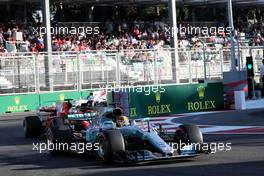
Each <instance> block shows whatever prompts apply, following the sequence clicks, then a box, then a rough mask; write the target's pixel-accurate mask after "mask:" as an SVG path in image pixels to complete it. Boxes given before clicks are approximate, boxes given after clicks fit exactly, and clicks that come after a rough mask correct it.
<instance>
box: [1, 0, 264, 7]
mask: <svg viewBox="0 0 264 176" xmlns="http://www.w3.org/2000/svg"><path fill="white" fill-rule="evenodd" d="M24 1H27V2H41V0H0V2H24ZM50 1H51V2H62V3H74V2H83V3H90V4H102V5H109V4H113V5H114V4H115V5H117V4H131V3H132V4H133V3H137V4H140V3H144V4H153V3H159V4H162V3H167V2H168V0H50ZM176 1H177V3H178V4H181V5H188V6H196V5H225V4H227V1H226V0H176ZM233 4H234V5H238V6H261V5H264V0H233Z"/></svg>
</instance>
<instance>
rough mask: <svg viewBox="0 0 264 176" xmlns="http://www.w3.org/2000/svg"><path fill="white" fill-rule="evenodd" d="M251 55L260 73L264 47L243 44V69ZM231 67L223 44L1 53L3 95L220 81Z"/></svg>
mask: <svg viewBox="0 0 264 176" xmlns="http://www.w3.org/2000/svg"><path fill="white" fill-rule="evenodd" d="M175 53H178V57H175V56H177V55H176V54H175ZM250 53H251V54H252V56H253V58H256V59H254V62H255V71H256V75H258V74H259V66H260V65H261V59H260V58H261V57H262V58H263V48H262V47H250V48H249V47H243V48H240V57H241V59H240V60H239V62H238V63H239V65H240V68H241V69H243V68H244V65H245V63H246V57H247V56H249V55H250ZM258 55H259V56H258ZM257 58H259V59H257ZM174 59H175V61H176V62H175V63H176V64H173V63H174V62H173V61H174ZM230 69H231V62H230V50H229V49H224V48H206V49H205V51H204V50H203V49H198V50H187V49H177V50H176V49H162V50H122V51H89V52H80V53H76V52H63V53H38V54H36V53H12V54H4V55H2V56H0V94H18V93H42V92H53V91H61V90H64V91H66V90H71V91H73V90H78V91H80V90H86V89H97V88H107V87H108V88H109V86H112V87H117V86H127V85H154V84H155V85H156V84H175V83H178V84H183V83H196V82H198V80H199V79H209V80H221V79H222V77H223V72H226V71H230ZM175 75H176V77H175ZM175 78H176V79H175Z"/></svg>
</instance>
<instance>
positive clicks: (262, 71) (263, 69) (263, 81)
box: [260, 59, 264, 97]
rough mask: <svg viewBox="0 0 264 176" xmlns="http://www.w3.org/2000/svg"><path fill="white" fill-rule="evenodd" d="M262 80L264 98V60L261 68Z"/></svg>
mask: <svg viewBox="0 0 264 176" xmlns="http://www.w3.org/2000/svg"><path fill="white" fill-rule="evenodd" d="M260 78H261V84H262V96H263V97H264V59H263V60H262V65H261V66H260Z"/></svg>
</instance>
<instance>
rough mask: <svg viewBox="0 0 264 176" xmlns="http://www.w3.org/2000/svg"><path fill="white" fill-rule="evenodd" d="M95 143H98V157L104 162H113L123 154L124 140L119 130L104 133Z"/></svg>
mask: <svg viewBox="0 0 264 176" xmlns="http://www.w3.org/2000/svg"><path fill="white" fill-rule="evenodd" d="M97 141H98V143H99V144H98V145H99V147H98V150H97V154H98V157H99V158H100V159H101V160H103V161H105V162H110V161H113V160H115V159H116V158H117V157H118V156H119V155H122V154H124V153H125V142H124V138H123V135H122V134H121V132H120V131H119V130H107V131H104V132H102V134H101V135H100V137H99V138H98V140H97Z"/></svg>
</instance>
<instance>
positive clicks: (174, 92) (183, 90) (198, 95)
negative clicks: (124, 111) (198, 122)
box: [129, 83, 224, 118]
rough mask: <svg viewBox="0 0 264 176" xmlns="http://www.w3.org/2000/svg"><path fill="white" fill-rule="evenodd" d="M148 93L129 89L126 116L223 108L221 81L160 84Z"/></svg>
mask: <svg viewBox="0 0 264 176" xmlns="http://www.w3.org/2000/svg"><path fill="white" fill-rule="evenodd" d="M152 90H153V91H152V92H151V93H150V94H144V93H142V92H136V91H133V92H130V94H129V105H130V116H131V117H134V118H141V117H155V116H163V115H164V116H165V115H170V114H177V113H191V112H201V111H215V110H223V109H224V98H223V85H222V83H207V84H188V85H172V86H164V87H162V86H160V87H159V88H158V89H157V90H156V91H154V89H152Z"/></svg>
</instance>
